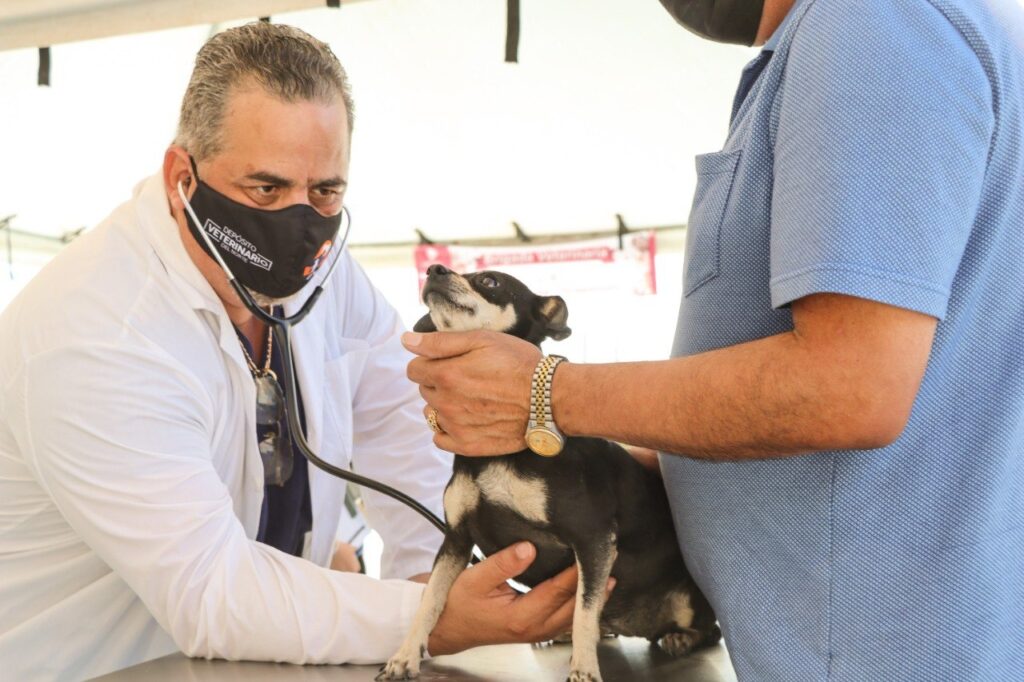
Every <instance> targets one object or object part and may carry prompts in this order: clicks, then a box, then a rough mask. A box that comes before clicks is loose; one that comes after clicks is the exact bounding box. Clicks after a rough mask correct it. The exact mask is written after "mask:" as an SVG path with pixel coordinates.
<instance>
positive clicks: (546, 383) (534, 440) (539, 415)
mask: <svg viewBox="0 0 1024 682" xmlns="http://www.w3.org/2000/svg"><path fill="white" fill-rule="evenodd" d="M563 360H565V358H563V357H562V356H561V355H548V356H547V357H545V358H544V359H543V360H541V361H540V362H538V363H537V368H536V369H535V370H533V382H532V384H531V386H530V422H529V423H528V424H527V425H526V446H527V447H528V448H530V449H531V450H533V451H534V452H535V453H537V454H538V455H543V456H544V457H554V456H555V455H557V454H558V453H560V452H561V451H562V447H563V446H564V445H565V436H563V435H562V432H561V431H559V430H558V427H557V426H555V420H554V418H553V417H552V416H551V378H552V377H553V376H554V374H555V367H557V366H558V363H560V362H562V361H563Z"/></svg>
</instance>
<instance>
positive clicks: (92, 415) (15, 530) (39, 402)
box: [0, 175, 451, 680]
mask: <svg viewBox="0 0 1024 682" xmlns="http://www.w3.org/2000/svg"><path fill="white" fill-rule="evenodd" d="M343 258H344V260H343V261H342V262H341V263H339V265H338V267H337V269H336V270H335V272H334V275H333V278H332V281H331V282H330V284H329V286H328V287H327V288H326V290H325V292H324V295H323V296H322V297H321V299H320V301H319V302H318V303H317V304H316V306H315V307H314V309H313V312H312V313H311V314H310V315H309V316H308V317H307V318H306V319H305V320H304V321H303V322H301V323H300V324H299V325H298V326H297V327H295V332H294V334H295V338H294V350H295V362H296V365H297V373H298V378H299V385H300V389H301V391H302V399H303V404H304V408H305V417H306V422H307V432H308V433H307V435H308V440H309V443H310V445H311V446H312V447H313V449H314V451H316V452H318V453H320V455H321V456H322V457H323V458H324V459H326V460H328V461H330V462H332V463H334V464H336V465H339V466H351V467H352V468H353V469H354V470H356V471H358V472H360V473H362V474H364V475H367V476H370V477H373V478H376V479H378V480H381V481H384V482H387V483H390V484H392V485H394V486H395V487H398V488H400V489H402V490H404V491H405V492H407V493H409V494H410V495H412V496H413V497H415V498H417V499H419V500H420V501H422V502H423V503H424V504H426V505H427V506H428V507H429V508H432V509H433V510H435V511H436V512H437V513H440V511H441V495H442V490H443V487H444V484H445V482H446V480H447V478H448V476H449V475H450V473H451V460H450V458H449V456H448V455H446V454H444V453H442V452H440V451H438V450H437V449H436V448H434V446H433V445H432V443H431V433H430V431H429V430H428V428H427V426H426V424H425V423H424V420H423V417H422V413H421V409H422V403H421V399H420V397H419V395H418V393H417V391H416V389H415V386H414V385H413V384H412V383H411V382H409V381H408V379H407V378H406V376H405V367H406V364H407V362H408V360H409V357H410V356H409V355H408V354H407V352H406V351H405V350H404V349H403V348H402V347H401V345H400V343H399V341H398V336H399V334H400V333H401V331H402V325H401V322H400V321H399V319H398V316H397V315H396V313H395V311H394V309H392V308H391V306H389V305H388V304H387V302H386V301H385V300H384V299H383V297H382V296H381V295H380V293H379V292H377V291H376V290H375V289H374V288H373V286H372V285H371V284H370V282H369V280H368V279H367V277H366V275H365V274H364V273H363V271H362V270H361V269H360V268H359V266H358V265H357V264H356V263H355V262H354V261H353V260H352V259H351V258H350V257H349V256H348V254H347V253H346V254H344V256H343ZM325 270H326V268H325ZM309 289H310V287H307V290H306V291H304V292H303V294H302V295H300V296H299V297H298V299H299V301H298V302H299V303H302V302H303V301H304V300H305V295H306V294H308V291H309ZM296 307H297V306H292V307H291V308H290V309H287V310H288V312H294V310H295V308H296ZM255 400H256V397H255V391H254V386H253V381H252V378H251V376H250V375H249V370H248V369H247V368H246V364H245V361H244V359H243V356H242V353H241V350H240V347H239V342H238V339H237V337H236V335H235V331H234V329H233V327H232V325H231V322H230V320H229V319H228V317H227V315H226V314H225V312H224V308H223V306H222V305H221V303H220V301H219V300H218V299H217V297H216V295H215V294H214V292H213V290H212V288H211V287H210V286H209V284H208V283H207V282H206V280H205V279H204V278H203V277H202V275H201V274H200V273H199V271H198V270H197V269H196V267H195V266H194V265H193V263H192V261H191V260H190V259H189V257H188V255H187V254H186V252H185V249H184V247H183V245H182V243H181V239H180V237H179V234H178V229H177V225H176V223H175V222H174V221H173V219H172V218H171V216H170V214H169V209H168V204H167V200H166V197H165V195H164V191H163V185H162V181H161V177H160V176H159V175H157V176H154V177H152V178H149V179H148V180H146V181H144V182H142V183H140V185H139V186H138V187H137V188H136V190H135V193H134V195H133V197H132V199H131V200H130V201H128V202H127V203H125V204H123V205H122V206H121V207H119V208H118V209H117V210H115V211H114V213H113V214H111V216H110V217H109V218H108V219H107V220H106V221H104V222H103V223H102V224H101V225H100V226H98V227H97V228H96V229H95V230H93V231H91V232H89V233H87V234H85V235H84V236H82V237H80V238H79V239H77V240H75V242H74V243H72V244H71V245H70V246H69V247H67V248H66V249H65V250H64V251H63V252H62V253H61V254H60V255H59V256H58V257H57V258H56V259H54V261H53V262H52V263H51V264H50V265H48V266H47V267H46V268H45V269H44V270H43V271H42V272H41V273H40V274H39V275H38V276H37V277H36V278H35V279H34V280H33V281H32V282H31V283H29V285H28V286H27V287H26V288H25V289H24V291H23V292H22V293H21V295H19V296H18V297H17V298H16V299H15V300H14V301H13V302H12V303H11V304H10V305H9V307H8V308H7V309H6V310H5V311H4V313H3V314H2V315H0V678H4V679H16V680H30V679H53V678H57V679H80V678H84V677H89V676H93V675H98V674H101V673H104V672H107V671H110V670H115V669H118V668H122V667H125V666H128V665H131V664H134V663H137V662H140V661H144V660H147V659H150V658H154V657H157V656H161V655H164V654H167V653H169V652H172V651H174V650H175V649H180V650H182V651H184V652H185V653H187V654H189V655H192V656H204V657H217V658H226V659H249V660H273V661H288V662H292V663H343V662H356V663H359V662H363V663H365V662H377V661H382V660H384V659H386V658H387V657H388V656H390V655H391V654H393V653H394V651H395V650H396V649H397V648H398V646H399V644H400V641H401V639H402V636H403V634H404V632H405V631H406V629H407V628H408V625H409V623H410V621H411V618H412V615H413V613H414V611H415V609H416V606H417V604H418V602H419V598H420V595H421V592H422V586H421V585H419V584H417V583H411V582H408V581H406V580H381V581H378V580H373V579H371V578H368V577H366V576H362V575H354V574H344V573H339V572H334V571H330V570H329V569H327V568H324V567H325V566H327V565H328V563H329V561H330V557H331V553H332V548H333V541H334V537H335V530H336V527H337V523H338V520H339V518H340V514H341V506H342V501H343V497H344V490H345V489H344V484H343V483H342V482H341V481H339V480H337V479H335V478H333V477H331V476H330V475H328V474H325V473H324V472H322V471H321V470H319V469H317V468H316V467H314V466H312V465H310V468H309V470H310V490H311V498H312V510H313V530H312V537H311V542H310V544H309V555H310V556H309V559H310V560H309V561H307V560H306V559H301V558H298V557H293V556H289V555H286V554H284V553H282V552H279V551H278V550H276V549H273V548H271V547H269V546H267V545H264V544H261V543H257V542H256V541H255V540H254V539H253V538H255V536H256V531H257V526H258V523H259V517H260V506H261V502H262V497H263V469H262V465H261V462H260V457H259V453H258V450H257V446H256V438H255V434H256V427H255ZM364 499H365V501H366V506H367V516H368V520H369V521H370V523H371V524H372V525H373V526H374V527H375V528H376V529H377V530H378V531H379V532H380V534H381V536H382V537H383V538H384V541H385V552H384V557H383V558H382V574H383V576H384V577H385V578H407V577H409V576H411V575H414V574H416V573H421V572H426V571H429V570H430V567H431V563H432V560H433V557H434V553H435V551H436V550H437V547H438V546H439V544H440V540H441V534H440V533H438V531H436V530H435V529H433V528H432V527H431V526H429V525H428V524H427V523H426V522H425V521H423V520H422V519H421V518H420V517H419V516H417V515H416V514H415V513H414V512H412V511H411V510H408V509H406V508H405V507H404V506H402V505H400V504H399V503H397V502H395V501H393V500H391V499H390V498H386V497H384V496H381V495H379V494H377V493H373V492H371V491H364Z"/></svg>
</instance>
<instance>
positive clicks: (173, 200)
mask: <svg viewBox="0 0 1024 682" xmlns="http://www.w3.org/2000/svg"><path fill="white" fill-rule="evenodd" d="M163 176H164V191H165V192H166V194H167V201H168V202H169V203H170V205H171V209H173V210H177V211H182V210H184V208H185V207H184V205H183V204H182V203H181V198H180V197H179V196H178V182H179V181H180V182H181V184H182V189H183V190H185V196H187V197H189V198H191V196H192V194H194V193H195V188H194V187H192V184H193V183H192V168H191V165H190V164H189V161H188V152H186V151H185V150H184V149H183V148H182V147H179V146H178V145H175V144H172V145H171V146H170V147H168V148H167V151H165V152H164V165H163Z"/></svg>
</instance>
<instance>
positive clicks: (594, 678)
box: [565, 670, 601, 682]
mask: <svg viewBox="0 0 1024 682" xmlns="http://www.w3.org/2000/svg"><path fill="white" fill-rule="evenodd" d="M565 682H601V673H598V672H587V671H585V670H573V671H571V672H570V673H569V677H567V678H566V680H565Z"/></svg>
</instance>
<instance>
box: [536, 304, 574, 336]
mask: <svg viewBox="0 0 1024 682" xmlns="http://www.w3.org/2000/svg"><path fill="white" fill-rule="evenodd" d="M533 305H534V312H535V313H536V314H537V319H538V321H539V322H540V323H541V324H543V325H544V333H545V334H547V335H548V336H549V337H551V338H552V339H554V340H555V341H561V340H562V339H567V338H569V335H570V334H572V330H571V329H569V327H568V326H566V324H565V323H566V322H568V321H569V307H568V306H566V305H565V301H563V300H562V297H561V296H538V297H537V300H536V301H535V302H534V304H533Z"/></svg>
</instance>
